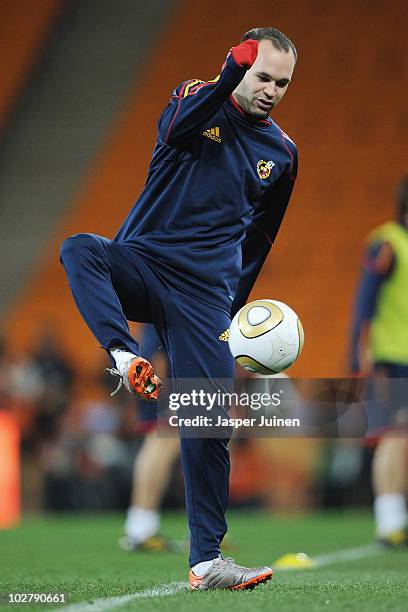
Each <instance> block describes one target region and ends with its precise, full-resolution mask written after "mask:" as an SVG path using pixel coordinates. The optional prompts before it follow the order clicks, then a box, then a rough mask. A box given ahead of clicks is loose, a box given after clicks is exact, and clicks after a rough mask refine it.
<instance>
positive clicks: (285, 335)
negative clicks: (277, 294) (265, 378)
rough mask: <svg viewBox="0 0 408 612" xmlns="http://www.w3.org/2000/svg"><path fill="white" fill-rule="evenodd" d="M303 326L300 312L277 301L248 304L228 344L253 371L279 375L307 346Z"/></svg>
mask: <svg viewBox="0 0 408 612" xmlns="http://www.w3.org/2000/svg"><path fill="white" fill-rule="evenodd" d="M303 340H304V334H303V327H302V323H301V322H300V319H299V317H298V316H297V314H296V312H294V311H293V310H292V308H289V306H287V305H286V304H284V303H283V302H278V301H277V300H255V302H250V303H249V304H246V305H245V306H244V307H243V308H241V310H239V311H238V312H237V314H236V315H235V317H234V318H233V319H232V321H231V326H230V328H229V337H228V343H229V347H230V350H231V353H232V355H233V357H234V358H235V360H236V361H237V362H238V363H239V364H240V365H241V366H242V367H243V368H245V370H248V371H249V372H256V373H257V374H264V375H268V374H278V372H282V370H285V369H286V368H288V367H289V366H291V365H292V364H293V363H294V362H295V361H296V359H297V358H298V356H299V355H300V353H301V351H302V348H303Z"/></svg>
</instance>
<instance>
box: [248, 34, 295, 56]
mask: <svg viewBox="0 0 408 612" xmlns="http://www.w3.org/2000/svg"><path fill="white" fill-rule="evenodd" d="M248 38H251V39H252V40H265V39H267V40H270V41H271V42H272V44H273V46H274V47H275V49H277V50H278V51H285V52H286V53H289V51H290V50H291V49H292V52H293V55H294V56H295V61H296V60H297V51H296V47H295V45H294V44H293V42H292V41H291V40H290V38H288V37H287V36H286V34H284V33H283V32H280V31H279V30H277V29H276V28H252V30H249V31H248V32H245V34H244V35H243V37H242V38H241V41H240V42H244V40H248Z"/></svg>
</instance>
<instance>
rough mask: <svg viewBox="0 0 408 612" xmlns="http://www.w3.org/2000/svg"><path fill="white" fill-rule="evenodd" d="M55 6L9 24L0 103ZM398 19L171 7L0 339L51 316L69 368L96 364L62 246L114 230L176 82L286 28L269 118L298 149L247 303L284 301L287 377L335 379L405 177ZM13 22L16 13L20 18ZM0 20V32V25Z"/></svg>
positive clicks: (214, 4) (349, 0) (383, 13)
mask: <svg viewBox="0 0 408 612" xmlns="http://www.w3.org/2000/svg"><path fill="white" fill-rule="evenodd" d="M24 4H27V2H26V3H24V2H22V1H21V0H20V2H19V3H17V2H16V3H13V6H14V7H15V8H16V7H18V5H20V7H19V8H20V9H22V6H23V5H24ZM28 4H29V5H30V4H31V5H33V3H32V2H31V3H30V2H28ZM58 4H60V3H59V2H56V1H55V2H45V1H44V0H43V1H42V2H39V3H35V6H36V10H35V11H33V12H32V13H31V17H32V20H31V21H30V20H26V21H24V22H23V23H20V26H21V27H24V32H27V33H29V34H30V39H31V40H32V48H31V49H28V48H27V49H22V45H21V41H22V40H26V41H27V40H28V37H25V36H24V35H23V33H22V32H20V33H18V34H17V36H18V40H19V41H20V43H19V44H15V45H14V47H13V46H8V52H9V54H10V53H12V54H13V55H12V58H14V59H13V61H12V62H10V64H9V70H11V69H13V70H14V71H15V72H14V78H15V81H16V86H15V87H14V88H13V87H12V86H11V85H10V86H9V87H8V88H7V91H6V90H5V89H4V90H3V94H4V96H9V97H11V96H12V95H17V92H18V91H19V89H18V87H17V84H18V83H19V82H21V76H20V75H19V74H18V73H19V72H21V70H22V67H24V68H25V70H29V65H30V62H29V61H27V60H25V61H24V60H23V59H21V61H18V59H17V58H18V57H19V56H22V55H23V54H24V53H25V54H26V55H30V53H35V42H37V44H38V40H36V36H37V39H38V31H39V30H40V31H41V32H43V33H44V32H45V31H46V26H48V27H49V22H50V20H51V19H52V18H53V14H55V12H56V7H57V6H58ZM1 9H2V12H3V14H4V13H6V15H5V17H7V12H8V11H9V9H10V6H9V3H7V2H3V3H1ZM39 9H40V10H42V11H44V15H42V16H41V15H40V10H39ZM403 10H404V3H403V2H395V3H393V10H392V11H390V10H388V7H387V4H386V3H385V2H381V1H372V2H364V1H353V0H346V1H342V2H330V3H327V2H323V1H317V0H306V1H304V2H291V3H288V2H283V1H279V0H278V1H275V2H270V3H268V4H267V5H266V6H265V5H264V6H263V8H262V14H261V12H260V11H258V10H257V9H254V8H253V7H252V5H251V4H250V3H248V2H246V1H243V0H237V1H235V2H220V1H219V0H217V1H214V0H209V1H208V2H206V4H205V8H203V5H202V4H201V3H199V2H187V1H181V2H179V3H176V4H175V9H174V12H173V14H171V15H170V17H169V18H168V20H167V23H166V27H165V29H164V31H163V32H162V33H161V35H160V37H159V38H158V39H157V40H155V41H154V45H152V48H151V52H150V56H149V61H148V62H147V63H146V64H145V66H144V69H143V74H142V78H141V79H138V83H137V86H135V87H133V88H131V90H130V91H129V92H128V95H127V96H126V98H125V99H124V100H123V101H122V103H121V105H120V109H119V110H118V113H117V116H116V119H115V122H114V125H113V128H112V129H111V131H110V133H109V134H108V135H107V137H106V139H105V140H104V142H103V144H102V146H101V147H100V149H99V151H98V152H97V154H96V155H95V157H94V159H93V160H92V162H91V163H90V164H89V167H88V171H87V173H86V174H85V176H83V177H82V180H81V182H80V184H79V185H78V188H77V190H76V193H75V196H74V198H73V199H72V201H71V203H70V205H69V207H68V208H67V211H66V213H65V214H64V215H62V217H61V219H60V221H59V224H58V227H57V229H56V231H55V232H53V234H52V235H50V236H49V240H48V243H47V244H44V246H43V250H42V256H41V258H40V260H39V261H38V262H37V263H36V265H35V268H34V270H33V273H32V275H31V277H30V279H29V281H28V282H27V283H26V284H25V285H24V286H23V287H21V290H20V292H19V294H18V296H17V298H16V299H15V301H14V303H13V304H12V305H11V307H10V308H9V310H8V312H6V313H5V315H4V319H3V326H4V331H5V334H6V336H7V338H8V340H9V342H10V343H11V344H12V345H13V346H14V347H15V349H16V350H20V349H26V348H27V347H29V346H30V343H31V342H32V340H33V338H34V337H35V336H36V334H38V330H39V328H40V327H42V326H43V325H44V322H45V321H47V320H51V321H53V324H54V325H55V326H56V327H57V328H58V333H59V335H60V336H61V339H62V340H63V342H64V343H65V344H66V347H67V349H68V351H69V353H70V355H71V356H72V357H73V358H74V359H75V360H76V362H77V363H78V362H80V364H81V368H87V367H90V368H92V367H94V366H95V364H96V362H97V360H98V359H99V354H98V353H99V349H98V347H97V346H96V343H95V342H94V340H93V339H92V337H91V335H90V333H89V332H88V330H87V329H86V328H85V326H84V325H83V323H82V321H81V319H80V317H79V315H78V313H77V311H76V308H75V306H74V304H73V301H72V299H71V297H70V294H69V292H68V288H67V283H66V279H65V275H64V274H63V273H62V269H61V267H60V265H59V263H58V251H59V247H60V244H61V241H62V240H63V239H64V238H65V237H67V236H69V235H70V234H72V233H76V232H78V231H81V232H94V233H98V234H103V235H106V236H109V237H111V236H113V235H114V233H115V231H116V229H117V228H118V227H119V225H120V222H121V220H122V218H123V217H124V216H125V214H126V212H127V211H128V209H129V207H130V206H131V205H132V203H133V202H134V200H135V199H136V198H137V196H138V193H139V192H140V190H141V188H142V186H143V183H144V180H145V176H146V167H147V164H148V162H149V159H150V155H151V152H152V148H153V144H154V140H155V127H156V121H157V118H158V116H159V114H160V112H161V109H162V108H163V106H164V105H165V104H166V102H167V99H168V96H169V93H170V92H171V90H172V88H173V87H174V86H175V85H176V84H177V83H179V82H181V81H182V80H185V79H186V78H194V77H197V78H202V79H205V80H206V79H209V78H212V77H214V76H215V75H216V74H217V71H218V69H219V67H220V65H221V63H222V61H223V58H224V56H225V53H226V51H227V50H228V48H229V47H230V46H232V45H233V44H235V43H236V42H237V40H238V39H239V36H240V34H241V33H243V32H244V31H246V30H248V29H249V28H251V27H252V26H254V25H257V24H258V25H259V24H261V23H262V24H273V25H275V26H276V27H278V28H279V29H281V30H282V31H284V32H287V33H288V34H289V35H290V36H291V37H292V39H293V40H294V41H295V43H296V45H297V48H298V51H299V62H298V65H297V68H296V73H295V78H294V81H293V84H292V85H291V88H290V90H289V92H288V94H287V97H286V99H285V102H284V104H282V106H281V107H280V108H279V109H277V111H276V120H277V121H278V122H279V124H280V125H281V126H282V127H283V129H284V130H285V131H287V133H288V134H289V135H290V136H291V137H292V138H293V140H295V142H296V143H297V145H298V148H299V156H300V171H299V178H298V182H297V185H296V190H295V193H294V197H293V200H292V202H291V205H290V208H289V212H288V214H287V217H286V219H285V221H284V224H283V227H282V230H281V232H280V234H279V237H278V240H277V242H276V244H275V247H274V249H273V254H272V255H271V256H270V258H269V260H268V262H267V264H266V265H265V267H264V270H263V273H262V277H261V278H260V279H259V281H258V283H257V285H256V287H255V289H254V291H253V296H252V297H254V298H260V297H274V298H277V299H280V300H283V301H286V302H288V303H289V304H291V305H292V306H293V307H294V308H295V309H296V310H297V311H298V313H299V314H300V316H301V318H302V321H303V324H304V328H305V335H306V342H305V348H304V353H303V355H302V359H301V360H299V363H298V364H296V365H295V366H294V368H293V370H292V373H293V374H294V375H298V376H341V375H344V374H345V373H346V372H347V365H346V347H347V335H348V328H349V321H350V308H351V300H352V292H353V287H354V286H355V283H356V277H357V273H358V268H359V260H360V257H361V252H362V241H363V239H364V237H365V235H366V233H367V231H368V230H369V229H370V228H372V227H373V226H375V225H376V224H378V223H379V222H381V221H383V220H386V219H387V218H389V217H390V215H392V214H393V210H394V209H393V193H394V186H395V184H396V182H397V180H398V178H399V177H400V176H401V175H402V174H403V173H404V172H405V171H406V142H407V135H408V115H407V110H406V103H405V96H404V95H403V91H404V87H403V84H404V79H406V71H407V69H408V68H407V41H406V40H407V39H406V36H405V35H406V30H405V26H406V24H405V22H404V19H401V15H402V11H403ZM24 14H25V13H24V11H23V10H20V13H19V17H20V16H21V15H24ZM9 18H10V16H9ZM40 18H41V20H42V24H41V28H40V27H39V24H38V22H39V21H40ZM19 21H21V20H20V18H19ZM2 23H3V26H2V27H3V28H4V29H6V22H5V20H4V19H2ZM34 30H36V32H35V33H33V32H34ZM390 32H392V33H393V40H392V44H390ZM14 36H15V34H14ZM14 40H15V39H14ZM3 42H4V41H3ZM135 76H136V75H135ZM8 77H9V78H10V79H12V77H13V75H12V74H9V75H8ZM20 91H21V88H20ZM1 106H2V108H5V107H6V106H7V104H6V102H5V101H3V102H2V105H1ZM225 172H226V173H227V172H228V168H225ZM50 180H52V175H50ZM84 354H86V356H87V357H86V359H84V358H83V355H84Z"/></svg>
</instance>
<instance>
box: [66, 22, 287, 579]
mask: <svg viewBox="0 0 408 612" xmlns="http://www.w3.org/2000/svg"><path fill="white" fill-rule="evenodd" d="M296 57H297V55H296V49H295V47H294V45H293V43H292V42H291V41H290V40H289V39H288V38H287V37H286V36H285V35H284V34H282V33H281V32H279V31H278V30H276V29H275V28H255V29H253V30H251V31H249V32H247V33H246V34H245V35H244V36H243V38H242V40H241V42H240V44H238V45H237V46H235V47H233V48H232V49H231V51H230V53H229V54H228V55H227V58H226V60H225V62H224V65H223V67H222V71H221V74H220V75H219V76H218V77H217V78H216V79H214V80H212V81H209V82H203V81H200V80H197V79H192V80H188V81H185V82H184V83H182V84H181V85H179V86H178V87H177V88H176V89H175V90H174V92H173V94H172V96H171V97H170V100H169V103H168V105H167V107H166V108H165V109H164V112H163V114H162V115H161V117H160V119H159V124H158V138H157V144H156V147H155V149H154V153H153V158H152V161H151V164H150V167H149V172H148V176H147V181H146V185H145V187H144V190H143V191H142V193H141V195H140V197H139V199H138V200H137V202H136V204H135V205H134V207H133V208H132V210H131V211H130V213H129V215H128V217H127V218H126V219H125V221H124V223H123V225H122V226H121V228H120V229H119V232H118V233H117V235H116V236H115V238H114V239H113V240H108V239H107V238H104V237H101V236H96V235H93V234H76V235H74V236H72V237H70V238H68V239H67V240H65V241H64V243H63V246H62V251H61V260H62V263H63V265H64V267H65V270H66V273H67V275H68V278H69V282H70V286H71V290H72V293H73V295H74V298H75V301H76V303H77V305H78V308H79V310H80V312H81V314H82V316H83V318H84V319H85V321H86V323H87V324H88V326H89V328H90V329H91V331H92V332H93V333H94V335H95V337H96V338H97V340H98V342H99V344H100V345H101V346H102V347H103V348H104V349H106V350H107V351H108V353H109V354H110V356H111V357H112V359H113V360H114V362H115V364H116V368H115V369H114V372H116V374H117V375H118V376H119V377H120V382H121V383H122V382H123V384H124V386H125V387H126V388H127V390H128V391H130V392H134V393H136V394H138V395H139V396H142V397H144V398H145V399H157V397H158V393H159V391H160V380H159V379H158V377H157V376H156V375H155V373H154V372H153V368H152V366H151V365H150V363H148V362H147V361H146V360H145V359H143V357H142V356H140V354H139V346H138V344H137V343H136V342H135V340H134V339H133V337H132V336H131V334H130V333H129V328H128V324H127V320H132V321H142V322H143V321H146V322H151V323H153V324H154V326H155V327H156V330H157V332H158V334H159V336H160V338H161V340H162V341H163V343H164V345H165V347H166V351H167V354H168V356H169V360H170V368H171V375H172V377H173V378H174V379H175V381H176V382H175V384H178V383H177V381H178V380H180V379H181V380H183V379H185V378H187V379H188V378H190V379H199V378H200V379H205V380H206V381H207V382H208V384H211V381H213V384H214V386H215V388H219V387H217V385H218V382H219V380H220V379H226V380H228V379H232V376H233V359H232V357H231V354H230V351H229V348H228V344H227V343H226V342H225V334H222V333H223V331H224V330H225V329H228V327H229V324H230V321H231V316H232V315H233V314H234V313H235V312H237V310H238V309H239V308H241V307H242V306H243V305H244V304H245V301H246V299H247V297H248V296H249V293H250V291H251V289H252V286H253V285H254V283H255V280H256V278H257V276H258V274H259V272H260V270H261V267H262V265H263V263H264V261H265V258H266V256H267V255H268V252H269V250H270V248H271V246H272V244H273V242H274V240H275V237H276V234H277V232H278V230H279V227H280V225H281V222H282V219H283V216H284V214H285V210H286V207H287V205H288V202H289V198H290V195H291V193H292V189H293V184H294V181H295V178H296V173H297V151H296V147H295V145H294V143H293V142H292V141H291V140H290V138H289V137H288V136H287V135H286V134H285V133H284V132H283V131H282V130H281V129H280V128H279V126H278V125H277V124H276V123H275V122H274V121H273V120H272V119H271V118H270V117H269V114H270V112H271V111H272V110H273V109H274V108H275V106H277V105H278V104H279V102H280V101H281V100H282V98H283V97H284V95H285V93H286V90H287V88H288V86H289V83H290V81H291V79H292V73H293V70H294V67H295V63H296ZM220 336H221V337H220ZM180 445H181V459H182V466H183V472H184V480H185V495H186V506H187V515H188V522H189V529H190V567H191V571H190V584H191V588H192V589H210V588H220V589H246V588H251V587H253V586H256V585H257V584H259V583H262V582H265V581H267V580H269V579H270V578H271V576H272V570H271V569H270V568H268V567H256V568H244V567H241V566H238V565H236V564H235V563H233V562H232V561H231V560H227V559H224V558H223V557H222V556H221V555H220V542H221V541H222V538H223V536H224V534H225V533H226V531H227V524H226V520H225V511H226V506H227V498H228V479H229V453H228V438H227V437H224V438H222V437H219V438H216V437H211V438H194V437H187V436H184V435H181V436H180Z"/></svg>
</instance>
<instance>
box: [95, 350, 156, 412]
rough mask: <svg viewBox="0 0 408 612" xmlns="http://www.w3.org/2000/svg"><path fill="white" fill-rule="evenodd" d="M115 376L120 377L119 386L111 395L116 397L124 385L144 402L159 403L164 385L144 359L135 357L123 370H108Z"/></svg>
mask: <svg viewBox="0 0 408 612" xmlns="http://www.w3.org/2000/svg"><path fill="white" fill-rule="evenodd" d="M106 370H107V371H108V372H109V373H110V374H112V375H113V376H119V378H120V380H119V384H118V386H117V388H116V389H115V390H114V391H113V392H112V393H111V395H112V396H113V395H116V393H117V392H118V391H119V389H120V388H121V387H122V385H124V386H125V388H126V389H127V390H128V391H129V393H132V394H134V395H137V396H138V397H140V399H144V400H152V401H157V399H158V397H159V393H160V389H161V388H162V387H163V383H162V381H161V380H160V378H159V377H158V376H156V374H155V373H154V371H153V366H152V364H151V363H149V361H147V360H146V359H143V357H134V358H133V359H131V360H130V361H129V362H127V363H126V364H125V365H124V367H123V368H121V370H118V369H117V368H106Z"/></svg>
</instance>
